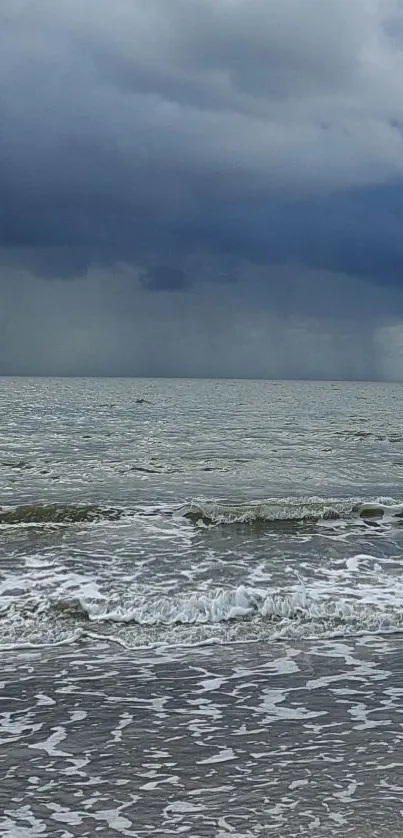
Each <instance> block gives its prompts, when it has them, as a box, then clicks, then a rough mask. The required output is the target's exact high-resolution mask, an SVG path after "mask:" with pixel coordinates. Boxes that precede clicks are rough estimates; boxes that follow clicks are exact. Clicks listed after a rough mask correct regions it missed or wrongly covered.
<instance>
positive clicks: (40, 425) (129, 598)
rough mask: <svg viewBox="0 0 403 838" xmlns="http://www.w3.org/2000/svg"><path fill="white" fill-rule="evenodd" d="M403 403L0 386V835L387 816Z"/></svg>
mask: <svg viewBox="0 0 403 838" xmlns="http://www.w3.org/2000/svg"><path fill="white" fill-rule="evenodd" d="M402 397H403V386H400V385H392V384H372V383H362V384H360V383H336V382H320V383H307V382H262V381H259V382H253V381H190V380H180V381H178V380H175V381H167V380H140V379H136V380H129V379H28V378H27V379H24V378H20V379H11V378H8V379H0V775H1V778H2V779H1V782H0V835H2V836H34V835H35V836H36V835H43V836H60V838H69V836H92V835H95V834H96V835H98V834H99V835H105V836H113V835H131V836H138V838H142V836H146V835H161V836H168V835H178V834H183V835H188V836H192V838H193V837H194V838H197V836H216V838H224V836H227V835H228V836H233V838H251V837H252V836H261V835H262V836H267V835H270V834H278V835H281V836H284V838H288V837H290V836H301V835H318V836H333V835H351V836H355V838H363V837H364V836H385V838H386V836H388V838H390V836H391V837H392V838H395V836H396V838H397V836H401V835H402V830H403V728H402V713H403V703H402V698H403V654H402V648H403V647H402V632H403V561H402V555H403V551H402V547H403V491H402V482H401V481H402V476H403V427H402V415H403V411H402V406H403V403H402Z"/></svg>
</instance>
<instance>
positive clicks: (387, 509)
mask: <svg viewBox="0 0 403 838" xmlns="http://www.w3.org/2000/svg"><path fill="white" fill-rule="evenodd" d="M160 516H162V517H169V518H174V519H175V518H176V519H178V518H179V519H184V520H185V521H187V522H189V523H190V524H192V525H195V526H199V527H215V526H219V525H224V524H227V525H228V524H239V525H247V526H253V527H255V528H259V527H261V528H268V527H271V528H276V527H277V528H283V529H292V528H293V527H294V526H301V525H304V526H305V527H311V526H313V525H316V524H318V523H320V522H332V521H335V522H337V521H350V522H354V521H356V522H360V523H370V524H373V525H376V524H377V522H380V521H384V522H386V523H390V522H393V521H394V522H395V523H398V522H399V521H401V522H403V503H398V502H396V501H393V500H391V499H387V500H375V501H368V502H366V501H357V500H355V499H352V498H348V499H340V498H339V499H331V498H330V499H328V500H325V499H323V498H302V499H294V498H280V499H278V498H272V499H269V500H265V501H260V502H257V501H254V502H251V503H233V504H229V503H220V502H212V501H198V500H195V501H192V502H191V503H189V504H185V505H181V506H177V505H175V506H171V505H165V506H155V507H154V506H153V507H144V506H143V507H140V508H137V509H133V510H129V509H127V508H126V509H119V508H114V507H101V506H97V505H95V504H57V503H54V504H46V503H36V504H22V505H20V506H12V507H11V506H10V507H3V508H1V507H0V525H3V526H16V525H20V526H21V525H37V526H43V525H51V524H54V525H62V524H75V523H96V522H100V521H105V520H107V521H119V520H121V519H122V518H124V519H125V520H129V519H130V518H136V519H137V520H138V519H139V518H140V519H141V518H149V517H160Z"/></svg>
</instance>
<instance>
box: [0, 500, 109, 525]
mask: <svg viewBox="0 0 403 838" xmlns="http://www.w3.org/2000/svg"><path fill="white" fill-rule="evenodd" d="M122 515H123V511H122V510H119V509H103V508H101V507H99V506H93V505H87V506H82V505H61V504H25V505H23V506H14V507H8V508H7V509H4V508H3V509H0V524H5V525H10V526H11V525H13V526H15V525H21V524H37V525H44V524H77V523H86V522H96V521H101V520H108V521H117V520H119V519H120V518H121V517H122Z"/></svg>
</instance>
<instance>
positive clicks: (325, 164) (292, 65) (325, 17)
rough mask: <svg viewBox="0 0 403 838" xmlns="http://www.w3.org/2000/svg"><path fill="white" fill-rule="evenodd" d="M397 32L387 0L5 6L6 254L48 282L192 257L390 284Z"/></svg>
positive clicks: (396, 262)
mask: <svg viewBox="0 0 403 838" xmlns="http://www.w3.org/2000/svg"><path fill="white" fill-rule="evenodd" d="M401 20H402V15H401V4H400V2H398V0H356V2H354V3H351V0H329V2H327V3H323V0H305V2H304V3H301V2H300V0H285V2H284V0H170V2H169V3H168V2H166V0H147V2H145V0H131V1H130V2H129V0H114V2H112V0H99V2H97V3H95V2H91V0H80V2H79V0H68V2H67V0H59V2H58V3H57V4H55V3H54V2H53V0H52V2H50V0H33V1H32V0H30V2H28V0H19V2H18V0H3V3H2V5H1V9H0V32H1V36H0V37H1V41H2V43H1V52H0V74H1V78H2V80H3V82H2V94H3V95H2V100H1V111H2V113H1V117H2V118H1V125H2V130H1V136H0V166H1V168H0V185H1V194H2V196H3V201H2V209H1V226H0V235H1V242H2V245H3V247H6V248H9V247H12V248H14V249H16V248H17V249H18V248H22V249H23V251H24V253H25V258H28V257H29V258H30V259H32V262H31V264H32V267H33V269H34V270H35V271H36V272H38V273H40V274H41V273H47V274H49V275H51V274H52V273H53V272H54V273H55V274H56V275H58V276H66V275H69V274H71V275H75V274H76V273H82V272H83V271H85V270H86V269H87V268H88V267H89V266H90V265H94V264H95V265H96V264H98V263H106V264H113V263H114V262H120V261H127V262H132V263H141V264H145V265H146V266H149V267H150V268H152V269H155V268H156V267H157V265H161V264H164V263H166V264H167V270H168V271H169V270H172V269H173V268H174V267H175V265H173V262H176V267H177V269H178V270H183V260H184V258H186V257H187V256H188V254H189V253H191V252H192V251H193V250H194V249H195V248H196V249H198V250H205V251H206V252H209V251H210V249H211V250H213V251H214V252H215V253H217V252H218V253H220V252H222V253H223V254H224V253H228V254H231V253H233V252H236V251H238V252H239V255H240V256H241V257H242V258H247V259H252V260H253V259H256V260H257V261H261V260H263V261H265V262H267V261H268V262H273V263H277V262H278V261H279V260H280V261H285V260H287V258H291V259H299V260H300V261H301V262H303V263H304V264H306V265H313V266H321V267H325V268H328V269H332V267H333V268H334V269H335V270H337V271H339V270H346V271H353V272H354V273H359V274H360V273H361V274H364V275H374V276H375V277H378V278H380V277H381V276H382V275H383V274H384V275H385V277H386V278H387V277H390V278H391V279H392V280H393V281H395V279H396V273H397V272H398V271H399V267H400V264H401V257H402V245H401V244H400V240H401V236H400V229H399V228H400V220H401V211H400V210H399V209H398V202H395V204H394V207H392V209H390V208H389V209H388V199H387V193H386V192H385V190H383V188H382V186H380V187H379V188H380V190H381V191H380V193H379V195H378V194H377V192H376V189H374V186H376V185H381V184H383V183H385V182H388V181H391V180H395V181H399V180H400V178H401V177H402V176H403V147H402V139H401V132H400V128H399V126H400V125H401V122H402V117H403V105H402V102H403V95H402V78H403V61H402V51H401ZM399 26H400V28H399ZM356 188H359V189H360V190H361V191H360V197H359V198H358V199H357V198H356V197H355V195H354V191H353V193H352V191H351V190H354V189H356ZM340 190H341V191H344V193H345V194H344V195H343V196H342V197H341V199H340V197H335V192H340ZM366 190H368V192H366ZM318 196H319V197H318ZM368 207H369V218H368V220H367V222H366V221H365V220H363V217H362V216H363V214H364V216H365V214H366V213H367V209H368ZM378 210H379V212H378ZM385 213H386V215H388V216H389V217H391V222H392V223H391V224H390V225H389V227H388V231H387V234H386V236H385V235H382V233H381V232H380V230H379V226H381V227H382V226H385ZM393 228H394V231H393ZM355 234H357V236H358V238H357V239H356V238H355ZM35 252H36V254H35ZM168 284H169V280H168ZM157 285H158V283H157ZM162 285H164V283H162ZM150 287H154V288H155V287H156V285H155V283H154V284H153V283H150Z"/></svg>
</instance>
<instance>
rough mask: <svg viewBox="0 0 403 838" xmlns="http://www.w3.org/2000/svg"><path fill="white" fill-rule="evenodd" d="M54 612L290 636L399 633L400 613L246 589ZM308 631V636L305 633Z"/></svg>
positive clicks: (72, 601) (62, 602)
mask: <svg viewBox="0 0 403 838" xmlns="http://www.w3.org/2000/svg"><path fill="white" fill-rule="evenodd" d="M52 608H53V609H55V611H57V612H58V613H59V614H63V615H64V616H65V617H70V618H73V619H76V620H77V619H78V620H83V619H84V620H88V621H90V622H92V623H113V624H126V625H128V624H136V625H139V626H150V627H155V626H160V627H162V628H163V627H164V626H165V627H168V626H170V627H172V626H175V625H182V626H186V625H189V626H191V625H201V624H204V625H205V624H210V625H215V624H219V623H229V622H236V621H249V622H250V621H255V624H256V622H260V621H264V622H265V623H272V624H273V625H274V626H275V627H277V628H279V627H281V628H282V630H283V633H284V635H285V636H286V635H287V634H288V635H290V636H293V635H294V634H295V633H297V632H298V628H299V627H300V628H301V627H304V626H305V628H308V630H309V627H311V628H312V632H313V633H315V634H316V633H318V634H319V635H323V634H333V633H334V632H335V631H337V632H338V633H340V632H341V633H344V632H345V633H348V634H351V633H352V632H353V633H354V632H362V631H377V630H381V629H384V630H391V629H393V630H396V631H398V630H400V629H403V609H398V608H396V606H394V607H393V606H390V607H385V605H384V604H382V605H378V604H376V603H368V602H364V601H363V600H361V599H358V598H357V599H356V598H353V597H351V598H348V597H347V596H346V597H343V598H330V597H329V598H327V597H314V596H312V595H311V594H309V593H308V592H305V591H304V590H302V589H298V590H294V591H289V592H286V591H278V592H270V591H266V590H259V589H253V588H248V587H245V586H243V585H241V586H239V587H237V588H235V589H223V590H215V591H211V592H209V593H206V594H202V593H197V594H194V595H190V596H186V595H181V596H177V597H169V596H163V597H159V598H155V597H151V598H143V599H138V600H137V601H134V602H129V601H126V602H122V601H120V602H119V601H117V600H116V599H113V598H111V599H107V598H103V597H100V598H96V599H92V600H91V599H90V600H89V599H87V598H85V597H80V596H72V597H60V596H59V597H56V598H53V602H52ZM304 633H306V632H304ZM308 633H309V632H308Z"/></svg>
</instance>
